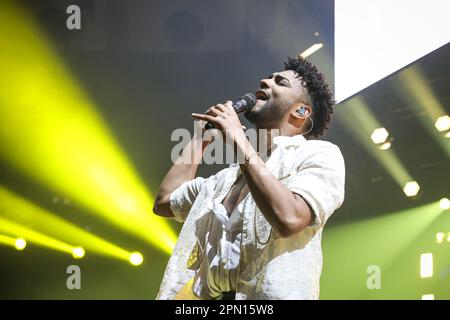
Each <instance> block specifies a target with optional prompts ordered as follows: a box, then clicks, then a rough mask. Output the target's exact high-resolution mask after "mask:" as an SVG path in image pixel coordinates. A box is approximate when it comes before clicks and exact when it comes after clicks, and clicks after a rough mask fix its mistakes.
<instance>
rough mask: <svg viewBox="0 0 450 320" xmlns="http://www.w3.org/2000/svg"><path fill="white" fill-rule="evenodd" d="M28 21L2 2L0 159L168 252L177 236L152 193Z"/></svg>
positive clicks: (23, 13)
mask: <svg viewBox="0 0 450 320" xmlns="http://www.w3.org/2000/svg"><path fill="white" fill-rule="evenodd" d="M32 21H33V17H32V16H30V15H29V14H28V13H27V12H26V11H25V10H22V9H21V7H19V6H18V5H16V4H15V3H14V1H9V2H1V8H0V39H2V41H1V42H2V43H3V44H8V45H3V46H2V45H0V46H1V50H0V70H1V72H2V77H1V78H0V114H1V117H0V141H1V143H0V157H1V158H2V159H1V160H2V161H4V162H5V163H7V164H8V165H10V166H11V167H13V168H14V169H15V170H17V171H20V172H21V173H22V174H24V175H25V176H27V177H28V178H31V179H34V180H36V181H37V182H39V183H40V184H42V185H43V186H45V187H47V188H48V189H51V190H54V191H55V192H56V193H58V194H59V196H60V197H61V199H66V198H69V199H70V200H71V201H72V202H73V203H76V204H77V205H80V206H81V207H83V208H84V209H85V210H84V211H85V213H89V214H93V215H96V216H98V217H100V218H102V219H104V220H106V221H107V222H109V223H111V224H113V225H114V226H116V227H118V228H121V229H122V230H124V231H126V232H128V233H130V234H132V235H135V236H138V237H140V238H142V239H144V240H145V241H146V242H147V243H149V244H151V245H154V246H155V247H156V248H159V249H160V250H162V251H164V252H165V253H171V252H172V249H173V246H174V245H175V242H176V240H177V235H176V234H175V232H174V231H173V230H172V228H171V227H170V225H169V222H168V221H167V219H165V218H162V217H158V216H156V215H154V214H153V212H152V207H153V202H154V201H153V200H154V199H153V197H152V196H151V195H150V194H149V192H148V190H147V187H146V186H145V184H144V183H142V181H141V180H140V179H139V177H138V174H137V173H136V171H135V170H134V168H133V167H132V165H131V164H130V161H129V160H128V159H127V157H126V155H125V154H124V152H123V151H122V150H121V148H120V147H119V146H118V144H117V142H116V139H115V138H114V136H113V135H112V133H111V131H110V130H109V129H108V128H107V126H106V124H105V122H104V118H103V117H102V116H101V115H100V114H98V113H97V112H96V111H95V110H96V108H95V105H94V103H93V102H92V101H91V100H90V99H89V97H88V96H87V94H85V92H84V90H83V85H82V84H80V83H78V82H77V81H76V80H75V79H74V77H73V76H72V75H71V74H70V73H69V72H68V71H67V68H65V64H64V62H63V61H62V60H61V59H60V57H59V56H58V55H56V54H55V53H54V52H53V51H52V50H51V48H52V44H51V43H50V42H48V41H47V38H46V36H45V34H43V33H41V32H40V31H39V29H38V28H37V26H36V25H35V24H33V23H32ZM17 39H20V41H18V40H17ZM50 93H51V94H50ZM18 145H20V148H18V147H17V146H18ZM73 242H74V243H77V244H81V243H80V242H78V241H73ZM85 248H86V247H85ZM86 249H87V250H89V251H91V250H90V249H89V248H86Z"/></svg>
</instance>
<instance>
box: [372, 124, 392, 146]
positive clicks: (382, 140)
mask: <svg viewBox="0 0 450 320" xmlns="http://www.w3.org/2000/svg"><path fill="white" fill-rule="evenodd" d="M370 139H372V141H373V143H375V144H376V145H377V146H378V147H379V148H380V149H381V150H387V149H389V148H390V147H391V145H392V140H393V139H392V137H389V132H388V131H387V130H386V128H377V129H375V130H373V132H372V134H371V135H370Z"/></svg>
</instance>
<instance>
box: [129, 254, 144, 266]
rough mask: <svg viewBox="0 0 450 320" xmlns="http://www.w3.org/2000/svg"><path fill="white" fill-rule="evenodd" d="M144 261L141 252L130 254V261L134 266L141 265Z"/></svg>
mask: <svg viewBox="0 0 450 320" xmlns="http://www.w3.org/2000/svg"><path fill="white" fill-rule="evenodd" d="M143 261H144V257H143V256H142V254H140V253H139V252H132V253H131V254H130V263H131V264H132V265H133V266H139V265H141V264H142V262H143Z"/></svg>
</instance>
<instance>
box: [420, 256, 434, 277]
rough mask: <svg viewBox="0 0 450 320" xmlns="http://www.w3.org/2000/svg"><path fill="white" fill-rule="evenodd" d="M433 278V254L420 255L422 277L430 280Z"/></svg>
mask: <svg viewBox="0 0 450 320" xmlns="http://www.w3.org/2000/svg"><path fill="white" fill-rule="evenodd" d="M432 276H433V254H432V253H422V254H421V255H420V277H421V278H430V277H432Z"/></svg>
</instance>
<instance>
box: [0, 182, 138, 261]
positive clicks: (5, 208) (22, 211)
mask: <svg viewBox="0 0 450 320" xmlns="http://www.w3.org/2000/svg"><path fill="white" fill-rule="evenodd" d="M0 231H2V232H4V233H6V234H11V235H14V236H17V237H23V238H25V239H27V241H29V242H30V243H37V244H39V245H42V246H45V247H48V248H52V249H56V250H59V251H63V252H67V253H69V254H73V253H74V252H73V251H74V248H75V247H77V246H82V247H83V248H86V249H87V250H89V251H90V252H95V253H97V254H101V255H105V256H109V257H113V258H117V259H121V260H124V261H128V259H129V256H130V251H127V250H125V249H123V248H121V247H119V246H117V245H115V244H113V243H111V242H109V241H107V240H105V239H102V238H100V237H98V236H96V235H94V234H92V233H89V232H87V231H86V230H84V229H82V228H80V227H78V226H76V225H74V224H72V223H70V222H68V221H66V220H63V219H61V218H59V217H57V216H55V215H54V214H52V213H50V212H49V211H47V210H45V209H43V208H40V207H38V206H36V205H34V204H33V203H31V202H30V201H28V200H26V199H24V198H22V197H20V196H19V195H17V194H15V193H13V192H11V191H8V190H6V189H5V188H3V187H1V186H0ZM73 244H76V246H75V245H73ZM75 252H76V253H79V252H80V250H76V251H75Z"/></svg>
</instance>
